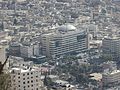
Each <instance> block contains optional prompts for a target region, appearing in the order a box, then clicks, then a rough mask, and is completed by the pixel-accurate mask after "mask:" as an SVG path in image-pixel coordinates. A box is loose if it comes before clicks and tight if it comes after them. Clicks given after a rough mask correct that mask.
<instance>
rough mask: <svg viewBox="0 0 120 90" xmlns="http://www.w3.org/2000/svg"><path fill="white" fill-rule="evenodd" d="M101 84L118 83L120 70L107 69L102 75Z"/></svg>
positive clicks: (119, 81)
mask: <svg viewBox="0 0 120 90" xmlns="http://www.w3.org/2000/svg"><path fill="white" fill-rule="evenodd" d="M102 80H103V84H104V85H107V84H115V83H117V84H118V83H120V70H114V71H108V72H106V73H104V74H103V75H102Z"/></svg>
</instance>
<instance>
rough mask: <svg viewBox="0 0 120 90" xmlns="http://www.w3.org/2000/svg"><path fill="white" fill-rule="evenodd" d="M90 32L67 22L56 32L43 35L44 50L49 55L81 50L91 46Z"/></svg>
mask: <svg viewBox="0 0 120 90" xmlns="http://www.w3.org/2000/svg"><path fill="white" fill-rule="evenodd" d="M88 41H89V40H88V33H87V32H86V31H83V30H79V29H76V28H75V27H74V26H72V25H69V24H66V25H62V26H60V27H59V28H57V30H56V32H54V33H48V34H43V35H42V51H43V54H44V55H46V56H49V57H55V56H59V55H63V54H68V53H72V52H81V51H85V50H87V49H88V48H89V44H88Z"/></svg>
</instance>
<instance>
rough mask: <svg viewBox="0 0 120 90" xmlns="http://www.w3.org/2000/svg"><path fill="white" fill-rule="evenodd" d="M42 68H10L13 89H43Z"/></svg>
mask: <svg viewBox="0 0 120 90" xmlns="http://www.w3.org/2000/svg"><path fill="white" fill-rule="evenodd" d="M40 75H41V72H40V69H39V68H36V67H34V68H33V67H32V68H31V67H30V68H29V67H26V66H23V67H19V68H16V67H15V68H12V69H11V70H10V76H11V90H41V87H43V82H42V81H41V79H40Z"/></svg>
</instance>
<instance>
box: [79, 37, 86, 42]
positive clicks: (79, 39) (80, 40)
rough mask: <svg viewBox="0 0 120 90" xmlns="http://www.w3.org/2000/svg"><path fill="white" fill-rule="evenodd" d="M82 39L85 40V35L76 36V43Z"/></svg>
mask: <svg viewBox="0 0 120 90" xmlns="http://www.w3.org/2000/svg"><path fill="white" fill-rule="evenodd" d="M84 38H86V35H78V36H77V41H78V42H80V41H81V39H84Z"/></svg>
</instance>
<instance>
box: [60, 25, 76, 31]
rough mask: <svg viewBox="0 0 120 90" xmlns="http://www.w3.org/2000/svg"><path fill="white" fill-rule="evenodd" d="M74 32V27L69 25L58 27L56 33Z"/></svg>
mask: <svg viewBox="0 0 120 90" xmlns="http://www.w3.org/2000/svg"><path fill="white" fill-rule="evenodd" d="M74 30H76V27H74V26H73V25H70V24H67V25H62V26H60V27H58V31H62V32H67V31H74Z"/></svg>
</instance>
